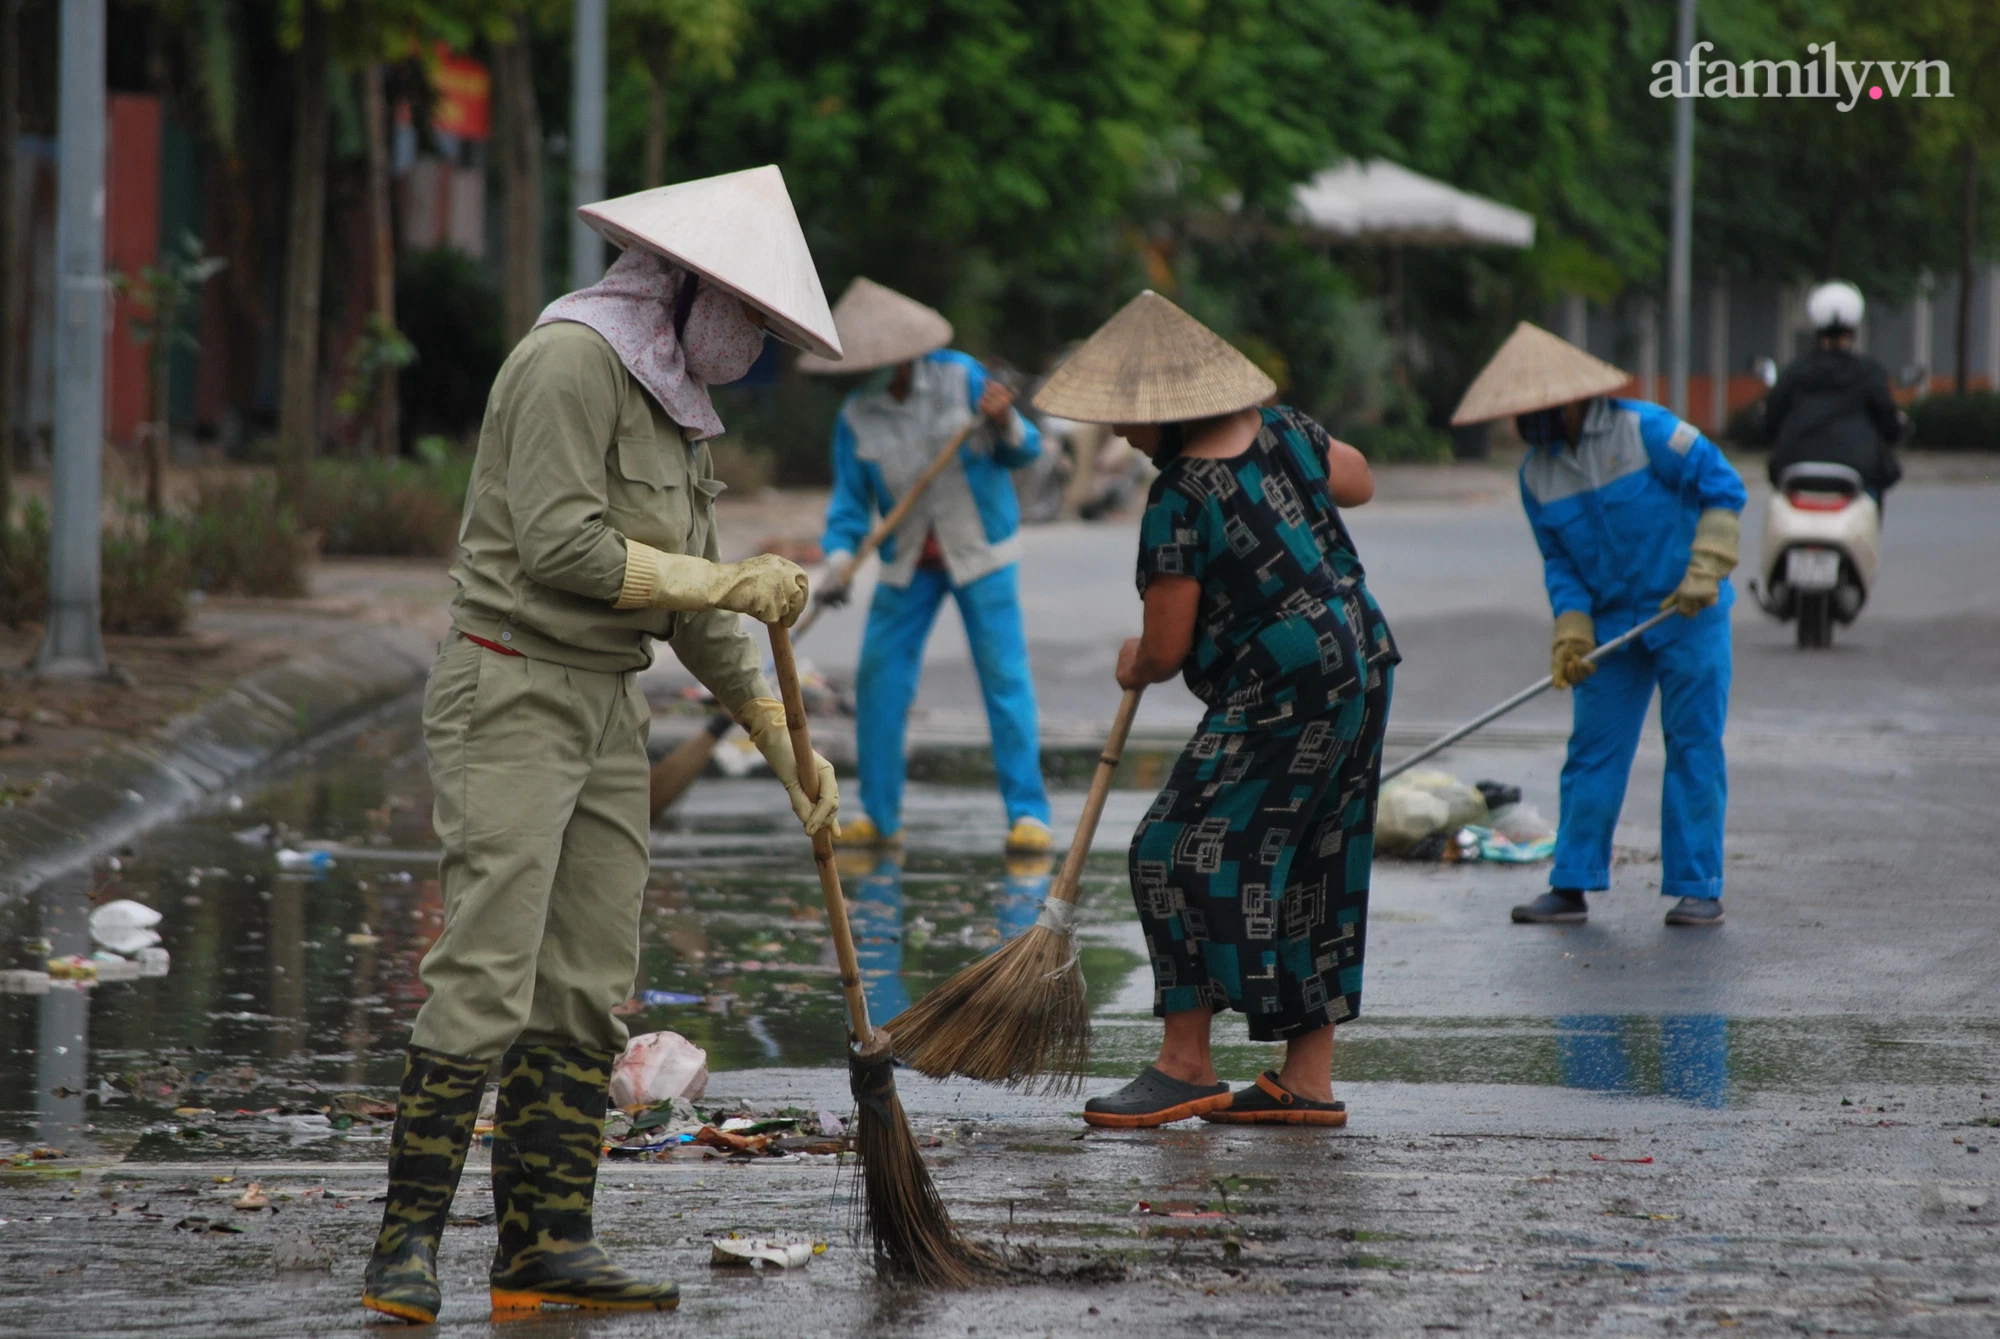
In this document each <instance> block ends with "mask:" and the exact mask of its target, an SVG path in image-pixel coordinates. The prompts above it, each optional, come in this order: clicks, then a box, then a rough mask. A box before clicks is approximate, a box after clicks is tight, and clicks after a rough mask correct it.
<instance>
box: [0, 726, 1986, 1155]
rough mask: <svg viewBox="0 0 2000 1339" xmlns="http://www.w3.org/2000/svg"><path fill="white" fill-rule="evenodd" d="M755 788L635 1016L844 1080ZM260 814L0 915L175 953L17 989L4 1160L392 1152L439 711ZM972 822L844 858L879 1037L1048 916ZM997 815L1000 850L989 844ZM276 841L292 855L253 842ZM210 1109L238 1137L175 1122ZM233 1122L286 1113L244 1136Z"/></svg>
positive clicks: (168, 843)
mask: <svg viewBox="0 0 2000 1339" xmlns="http://www.w3.org/2000/svg"><path fill="white" fill-rule="evenodd" d="M756 786H757V783H755V782H716V783H711V787H710V789H709V792H708V796H707V798H705V799H703V800H702V801H701V802H700V803H697V804H694V805H691V806H690V811H689V812H688V813H687V814H686V815H684V816H683V817H681V818H680V819H679V820H678V821H677V825H676V826H675V827H674V828H673V829H672V830H670V831H667V832H665V833H662V834H658V835H657V837H656V859H655V862H654V865H655V867H654V870H653V873H652V877H651V878H650V880H649V882H648V885H647V889H646V910H645V916H644V920H643V930H642V948H643V953H642V962H641V968H640V980H639V983H638V994H637V995H636V996H635V1000H634V1002H633V1005H632V1006H630V1007H631V1008H632V1009H633V1013H632V1014H631V1016H630V1017H629V1018H628V1020H627V1021H628V1023H629V1025H630V1026H631V1028H632V1030H633V1031H634V1032H635V1033H636V1032H642V1031H652V1030H656V1029H662V1028H670V1029H673V1030H674V1031H677V1032H680V1033H682V1034H683V1035H685V1036H687V1037H688V1038H690V1039H691V1040H693V1041H694V1042H695V1043H696V1044H698V1045H700V1046H702V1047H704V1048H706V1049H707V1051H708V1052H709V1065H710V1067H711V1069H714V1070H728V1069H743V1068H755V1067H759V1066H778V1065H784V1066H800V1065H806V1066H812V1065H827V1064H833V1063H838V1057H839V1054H840V1050H839V1047H840V1038H841V1036H842V1033H843V1024H842V1018H841V1010H840V1001H839V995H838V986H837V980H836V975H835V970H834V966H833V960H832V947H831V944H830V942H829V940H828V937H827V934H826V931H825V928H824V925H823V922H822V919H821V916H820V911H819V907H820V896H819V888H818V883H817V881H816V879H815V878H814V875H813V871H812V865H811V861H810V858H809V856H808V853H807V849H806V847H805V845H804V843H803V841H801V840H798V839H797V834H796V830H795V829H792V828H791V827H790V823H791V820H790V816H789V812H788V811H787V810H785V809H784V807H783V803H782V798H781V797H777V796H776V792H775V788H771V787H769V786H768V783H765V786H764V787H763V788H761V789H754V790H753V789H752V788H753V787H756ZM726 787H737V788H739V789H737V790H734V791H728V790H725V788H726ZM764 789H769V790H770V791H771V793H770V794H764V793H763V790H764ZM245 799H246V802H245V803H244V805H243V807H242V808H241V809H240V810H230V811H219V812H216V813H214V814H210V815H205V816H202V817H198V818H195V819H191V820H189V821H187V822H183V823H179V824H174V825H171V826H169V827H166V828H162V829H160V830H158V831H156V832H154V833H151V834H148V835H147V836H146V837H145V838H144V839H143V840H142V841H141V842H139V843H138V844H137V845H136V847H135V848H133V849H132V850H130V851H128V852H126V853H124V854H122V855H121V856H120V858H119V860H118V861H117V868H115V869H114V868H110V867H108V865H106V864H100V865H99V866H98V867H97V869H96V870H95V871H94V872H93V873H92V874H90V875H89V876H87V877H86V876H77V877H74V878H70V879H65V880H60V881H57V882H56V883H55V884H52V885H51V886H50V887H48V888H46V889H44V890H43V891H42V892H41V893H40V894H39V895H37V896H36V897H32V898H27V899H23V900H20V901H18V902H16V903H14V904H13V905H11V906H8V907H6V908H0V944H3V945H5V946H6V947H5V953H4V959H3V960H0V967H29V966H40V965H42V963H43V960H44V959H46V958H48V957H50V956H60V955H66V954H71V953H81V954H85V955H87V954H89V953H90V951H91V948H92V945H91V944H90V942H89V933H88V928H87V923H86V921H87V916H88V914H89V911H90V909H91V907H92V906H93V905H100V904H102V903H103V902H106V901H109V900H111V899H114V898H131V899H134V900H136V901H140V902H143V903H146V904H148V905H150V906H152V907H154V908H155V909H157V910H158V911H160V912H161V913H162V915H163V920H162V921H161V923H160V924H159V925H158V926H157V930H158V933H159V934H160V936H161V941H162V944H163V946H164V947H165V948H166V949H167V950H168V952H169V954H170V955H171V970H170V971H169V973H168V974H167V975H166V976H165V977H161V978H157V979H146V980H138V981H131V982H112V983H102V984H99V985H97V986H95V987H94V988H92V989H88V990H83V989H70V988H65V987H63V986H61V985H60V984H59V985H58V986H57V988H55V989H53V990H51V991H50V993H48V994H46V995H41V996H32V997H30V996H0V1151H11V1150H13V1149H27V1148H30V1147H33V1146H34V1145H36V1144H44V1145H52V1146H57V1147H64V1148H68V1149H70V1150H71V1151H78V1150H83V1149H89V1148H93V1147H94V1148H96V1149H98V1150H101V1151H103V1152H106V1153H129V1154H130V1155H131V1156H133V1157H135V1158H141V1159H154V1160H177V1159H183V1158H188V1157H204V1158H230V1157H239V1156H257V1155H262V1154H268V1153H270V1152H273V1151H276V1150H278V1149H283V1150H284V1153H285V1156H287V1157H292V1158H298V1157H308V1158H310V1157H316V1156H317V1157H328V1158H341V1157H363V1158H371V1159H372V1158H375V1157H378V1156H379V1155H380V1149H381V1141H382V1140H383V1138H384V1137H385V1135H386V1127H382V1126H371V1125H370V1124H369V1123H368V1122H366V1121H363V1122H360V1123H356V1124H353V1125H352V1127H351V1128H337V1127H342V1126H346V1125H348V1122H347V1121H346V1119H345V1117H344V1116H343V1115H342V1113H341V1110H340V1107H339V1104H338V1103H337V1102H336V1100H335V1099H336V1098H337V1097H338V1096H339V1095H340V1094H344V1093H361V1094H367V1095H370V1096H372V1097H374V1098H378V1099H379V1098H387V1097H392V1096H393V1092H394V1088H395V1084H396V1082H397V1079H398V1077H399V1075H400V1068H401V1055H400V1047H401V1046H402V1043H403V1041H404V1039H405V1038H406V1036H407V1034H408V1029H409V1025H410V1022H411V1020H412V1018H413V1017H414V1016H415V1013H416V1010H417V1007H418V1006H419V1004H420V1003H421V1002H422V998H423V988H422V985H421V982H420V981H419V979H418V977H417V971H416V968H417V964H418V962H419V961H420V960H421V958H422V957H423V954H424V952H425V950H426V949H427V948H428V947H429V945H430V944H431V942H432V941H433V940H434V939H435V938H436V936H437V933H438V931H439V929H440V927H441V923H442V914H443V908H442V903H441V900H440V896H439V890H438V885H437V881H436V877H435V873H436V871H435V865H434V863H433V858H432V857H431V856H429V855H427V854H426V852H427V851H428V850H429V849H430V848H432V847H433V846H434V841H433V839H432V836H431V833H430V823H429V813H430V796H429V789H428V782H427V779H426V777H425V775H424V766H423V754H422V749H421V747H420V745H419V743H418V739H417V734H416V726H415V720H414V717H413V716H412V717H405V718H401V719H397V720H395V721H392V722H390V723H388V724H385V725H382V726H380V727H378V728H373V729H369V730H366V731H363V732H362V733H360V734H358V735H356V736H353V737H351V738H349V739H346V740H343V741H341V742H340V743H339V744H338V745H337V746H335V747H331V748H329V749H328V750H326V751H325V752H324V753H323V754H322V755H321V756H320V757H318V758H316V759H313V760H311V761H309V763H308V764H307V765H305V766H302V767H301V768H300V769H298V770H297V771H295V772H293V773H291V774H290V775H287V776H285V777H283V778H281V779H279V780H277V781H276V782H275V783H273V784H271V785H270V786H269V787H268V788H266V789H264V790H262V791H261V792H257V793H254V794H251V795H248V796H246V797H245ZM767 801H768V802H769V803H766V802H767ZM976 802H977V807H976V808H975V796H974V793H973V792H967V791H962V790H952V789H949V788H945V787H940V786H931V787H925V786H919V787H916V788H914V789H913V792H912V795H911V802H910V803H911V815H910V820H909V826H910V848H909V850H908V852H907V854H898V855H893V856H859V855H856V856H846V855H844V856H843V857H842V873H843V875H844V876H845V881H846V885H847V892H848V897H849V900H850V903H851V910H852V915H853V919H854V926H855V933H856V937H857V940H858V943H859V946H860V950H861V956H862V967H863V972H864V975H865V977H866V981H867V989H868V995H869V1004H870V1008H871V1011H872V1012H873V1014H874V1016H875V1017H876V1018H878V1019H887V1018H889V1017H890V1016H892V1015H893V1014H895V1013H897V1012H898V1011H899V1010H901V1009H902V1008H904V1007H905V1006H906V1005H907V1004H908V1003H909V1002H910V1000H912V999H913V998H917V997H920V996H921V995H922V994H923V993H924V992H925V991H926V990H928V989H930V988H931V987H932V986H934V985H935V984H936V983H938V982H939V981H942V980H943V979H944V978H945V977H946V976H948V975H949V974H950V973H952V972H954V971H956V970H958V969H959V968H960V967H962V966H964V965H965V964H966V963H968V962H970V961H972V960H974V959H975V958H976V957H978V956H979V955H980V954H982V953H985V952H988V951H990V950H991V949H993V948H994V947H995V946H997V945H998V944H1000V943H1002V942H1003V941H1004V940H1006V939H1008V938H1011V937H1012V936H1014V935H1016V934H1019V933H1021V932H1022V931H1023V930H1025V929H1027V927H1028V926H1029V925H1031V924H1032V923H1033V921H1034V918H1035V914H1036V911H1037V909H1038V908H1039V906H1040V903H1041V900H1042V898H1043V895H1044V894H1045V892H1046V890H1047V886H1048V880H1049V875H1050V872H1051V862H1050V861H1048V860H1040V861H1033V860H1030V861H1012V862H1010V861H1007V860H1004V859H1002V858H1001V857H1000V856H999V855H998V854H988V852H989V851H993V850H994V849H995V848H996V847H997V845H998V831H999V829H998V826H997V825H998V815H997V814H990V815H989V814H986V813H985V810H986V809H988V808H992V807H993V806H992V803H991V800H990V796H989V795H988V794H987V793H986V792H985V791H983V790H982V791H980V792H978V793H977V795H976ZM746 804H747V805H749V806H753V807H754V808H755V809H756V812H755V813H754V814H753V815H752V816H749V817H746V816H744V813H743V809H744V808H745V807H746ZM974 814H976V815H977V816H978V817H977V819H976V820H974V819H973V818H971V817H970V816H971V815H974ZM975 821H976V822H983V823H985V824H987V825H988V826H991V827H992V829H993V840H991V841H987V840H984V839H983V838H982V839H981V840H978V841H977V842H976V843H975V842H973V841H972V840H970V839H968V838H967V837H966V835H965V831H966V827H967V825H968V823H972V822H975ZM265 825H269V828H270V836H271V838H272V839H273V840H272V841H268V842H267V841H264V840H256V841H251V840H246V839H245V837H243V836H241V835H239V834H244V833H246V831H247V830H252V829H257V828H261V827H264V826H265ZM314 843H325V844H330V845H331V846H333V847H334V848H335V849H334V853H333V864H332V867H331V868H329V869H326V870H323V871H317V872H315V871H310V870H287V869H283V868H280V861H279V859H278V855H277V850H278V847H279V846H281V845H282V846H286V847H289V848H291V849H306V848H307V847H308V846H309V845H310V844H314ZM968 847H976V849H972V850H968V849H967V848H968ZM1084 903H1085V905H1084V910H1085V915H1084V921H1085V923H1086V927H1087V928H1086V932H1085V945H1084V949H1083V954H1082V961H1083V967H1084V972H1085V975H1086V977H1087V978H1088V979H1089V983H1090V989H1091V996H1092V999H1093V1000H1095V1001H1097V1002H1098V1003H1099V1009H1098V1029H1097V1043H1098V1044H1097V1055H1096V1062H1095V1065H1094V1068H1095V1069H1096V1071H1097V1072H1098V1073H1100V1074H1103V1075H1107V1076H1110V1075H1119V1074H1127V1073H1130V1072H1132V1071H1134V1070H1135V1069H1137V1068H1138V1067H1139V1066H1140V1065H1142V1064H1144V1063H1146V1062H1147V1061H1148V1060H1150V1059H1151V1055H1152V1047H1153V1046H1154V1045H1155V1044H1156V1043H1157V1036H1158V1034H1157V1031H1156V1027H1157V1024H1156V1023H1155V1022H1154V1020H1153V1019H1152V1018H1151V1017H1150V1014H1149V1012H1148V1011H1147V1005H1146V999H1147V996H1148V994H1149V987H1148V986H1147V985H1146V978H1145V976H1144V972H1145V956H1144V951H1143V944H1142V941H1141V940H1140V937H1139V934H1138V928H1137V924H1136V921H1135V920H1134V919H1133V915H1132V909H1131V904H1130V901H1129V898H1128V897H1127V895H1126V893H1125V891H1124V879H1123V868H1122V861H1121V860H1119V859H1117V858H1116V857H1114V856H1101V857H1099V858H1098V859H1096V860H1094V861H1093V862H1092V866H1091V870H1090V874H1089V876H1088V886H1087V887H1086V889H1085V899H1084ZM1217 1041H1218V1045H1217V1062H1218V1067H1219V1068H1221V1069H1222V1070H1223V1071H1224V1072H1225V1073H1226V1074H1228V1075H1230V1076H1232V1077H1237V1078H1247V1077H1248V1076H1250V1075H1252V1074H1254V1073H1256V1072H1257V1071H1258V1070H1259V1069H1262V1068H1264V1067H1266V1066H1267V1065H1269V1064H1271V1063H1272V1058H1273V1056H1274V1054H1275V1052H1274V1051H1273V1049H1272V1048H1269V1047H1266V1046H1263V1045H1258V1044H1253V1043H1250V1042H1249V1041H1248V1040H1247V1038H1246V1037H1245V1034H1244V1032H1243V1027H1242V1023H1241V1021H1240V1020H1239V1019H1237V1018H1235V1017H1234V1016H1233V1015H1232V1016H1225V1017H1224V1018H1222V1019H1220V1020H1218V1028H1217ZM1997 1052H2000V1027H1996V1026H1995V1025H1993V1024H1989V1023H1980V1022H1973V1021H1964V1020H1922V1019H1919V1020H1900V1021H1898V1022H1895V1023H1892V1024H1877V1023H1872V1022H1868V1021H1866V1020H1861V1019H1853V1020H1849V1019H1807V1020H1797V1021H1794V1020H1729V1019H1724V1018H1722V1017H1719V1016H1715V1015H1670V1016H1666V1017H1643V1018H1627V1017H1612V1016H1578V1017H1561V1018H1553V1019H1551V1018H1539V1019H1509V1018H1431V1019H1411V1018H1391V1017H1371V1018H1370V1019H1368V1020H1364V1022H1363V1023H1361V1024H1357V1025H1356V1026H1355V1027H1353V1028H1352V1029H1351V1030H1344V1031H1343V1032H1342V1034H1341V1039H1340V1045H1339V1047H1338V1049H1337V1052H1336V1056H1335V1066H1336V1080H1337V1081H1342V1080H1345V1081H1361V1080H1389V1081H1402V1082H1489V1083H1523V1084H1560V1085H1565V1086H1570V1087H1577V1088H1585V1089H1592V1090H1597V1091H1602V1092H1607V1093H1627V1094H1661V1095H1665V1096H1668V1097H1673V1098H1677V1099H1680V1100H1684V1101H1688V1102H1692V1103H1698V1104H1701V1105H1707V1106H1720V1105H1723V1104H1725V1103H1727V1102H1728V1101H1730V1100H1731V1098H1732V1097H1733V1096H1735V1095H1738V1094H1743V1093H1747V1092H1750V1091H1755V1090H1760V1089H1771V1088H1778V1087H1787V1088H1795V1087H1838V1086H1840V1085H1842V1084H1845V1083H1849V1082H1856V1083H1859V1082H1864V1081H1865V1082H1867V1083H1869V1084H1872V1085H1874V1086H1875V1087H1877V1088H1883V1087H1884V1086H1885V1085H1892V1084H1896V1083H1918V1082H1922V1083H1925V1084H1937V1083H1952V1082H1960V1081H1964V1082H1980V1081H1985V1080H1988V1079H1989V1078H1990V1076H1991V1074H1992V1073H1993V1070H1994V1065H1993V1059H1994V1057H1995V1055H1996V1053H1997ZM1885 1090H1886V1089H1885ZM330 1104H331V1105H333V1106H334V1110H333V1113H332V1116H331V1119H329V1118H328V1117H327V1116H326V1115H324V1114H322V1112H323V1109H324V1108H327V1107H328V1106H329V1105H330ZM187 1108H206V1109H210V1110H212V1111H213V1112H215V1113H217V1116H218V1117H223V1118H222V1119H186V1118H177V1117H176V1114H175V1113H176V1109H187ZM273 1109H275V1111H273ZM238 1111H243V1112H255V1113H267V1114H258V1115H246V1116H243V1117H241V1118H235V1119H228V1118H227V1117H231V1116H233V1115H234V1113H236V1112H238Z"/></svg>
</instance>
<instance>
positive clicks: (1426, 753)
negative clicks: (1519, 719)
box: [1382, 609, 1678, 781]
mask: <svg viewBox="0 0 2000 1339" xmlns="http://www.w3.org/2000/svg"><path fill="white" fill-rule="evenodd" d="M1676 612H1678V611H1676V610H1673V609H1668V610H1665V611H1663V612H1661V613H1658V614H1655V615H1653V616H1652V617H1651V618H1649V619H1647V620H1646V621H1645V622H1644V623H1641V624H1640V625H1639V626H1638V627H1636V628H1634V629H1632V630H1631V631H1630V632H1626V633H1621V634H1620V635H1618V636H1616V637H1613V638H1612V639H1611V640H1610V641H1608V642H1606V643H1605V644H1604V645H1602V646H1600V647H1598V648H1597V649H1596V650H1594V651H1592V652H1591V653H1590V654H1589V655H1587V656H1585V657H1584V660H1585V661H1586V662H1587V663H1589V664H1592V665H1595V664H1596V663H1597V662H1598V661H1600V660H1602V659H1603V658H1604V657H1606V656H1608V655H1610V654H1611V653H1612V652H1613V651H1618V650H1622V649H1623V648H1624V647H1625V645H1626V644H1627V643H1628V642H1630V641H1632V640H1633V639H1634V638H1635V637H1639V636H1641V635H1643V634H1645V633H1648V632H1651V631H1652V630H1653V629H1654V628H1657V627H1659V626H1660V624H1662V623H1664V622H1666V621H1667V620H1668V619H1670V618H1672V617H1673V616H1674V614H1675V613H1676ZM1555 682H1556V681H1555V677H1554V676H1553V675H1544V676H1542V677H1541V678H1540V679H1537V680H1536V681H1535V682H1534V683H1531V684H1529V685H1528V686H1527V687H1526V688H1523V689H1522V690H1521V691H1520V692H1518V693H1516V694H1514V696H1512V697H1510V698H1508V699H1507V700H1506V701H1505V702H1502V703H1501V704H1500V705H1499V706H1497V707H1489V708H1487V709H1486V710H1485V711H1482V712H1481V713H1479V715H1477V716H1474V717H1473V718H1472V719H1471V720H1469V721H1467V722H1466V723H1465V724H1464V725H1461V726H1459V727H1458V728H1457V729H1455V730H1452V731H1450V732H1448V733H1446V734H1444V735H1442V736H1440V737H1439V738H1437V739H1434V740H1432V741H1431V742H1430V743H1428V744H1426V745H1424V746H1423V747H1422V748H1420V749H1418V750H1417V751H1416V752H1415V753H1412V754H1411V755H1410V756H1409V757H1407V758H1405V759H1403V760H1402V761H1401V762H1399V763H1397V764H1396V765H1395V766H1394V767H1385V768H1383V769H1382V780H1383V781H1387V780H1388V779H1389V778H1390V777H1395V776H1401V775H1402V774H1403V773H1405V772H1407V771H1409V770H1410V769H1411V768H1412V767H1415V766H1416V765H1417V764H1418V763H1420V762H1422V761H1424V759H1426V758H1430V757H1434V756H1435V755H1437V754H1440V753H1443V752H1444V751H1445V750H1446V749H1448V748H1450V747H1451V746H1452V745H1453V744H1456V743H1457V742H1458V741H1459V740H1461V739H1463V738H1465V737H1466V736H1467V735H1469V734H1471V733H1472V732H1473V731H1474V730H1477V729H1479V728H1480V727H1482V726H1485V725H1490V724H1491V723H1493V722H1494V721H1497V720H1499V719H1500V718H1501V717H1502V716H1505V715H1506V714H1507V713H1508V712H1510V711H1512V710H1514V708H1516V707H1518V706H1520V705H1521V704H1523V703H1524V702H1532V701H1534V700H1535V699H1536V698H1538V697H1540V696H1541V695H1542V694H1543V693H1546V692H1548V691H1549V689H1551V688H1553V687H1554V686H1555Z"/></svg>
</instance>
